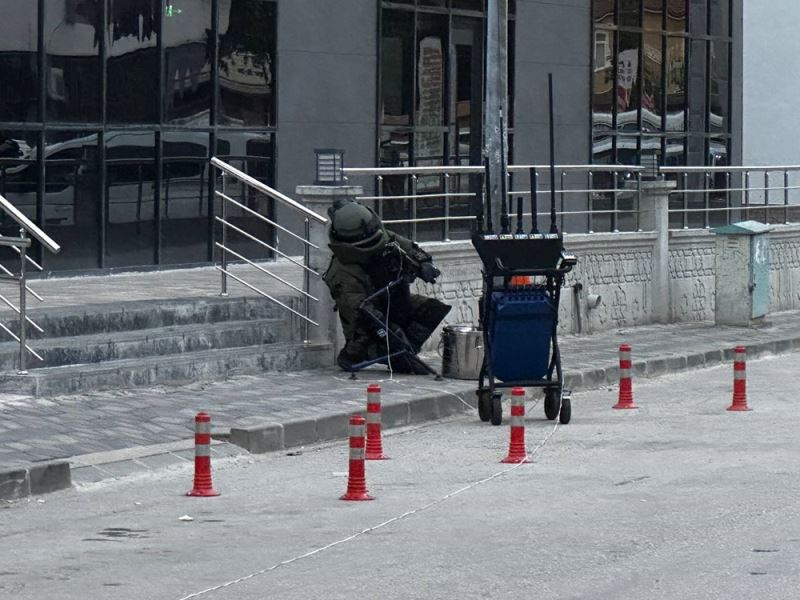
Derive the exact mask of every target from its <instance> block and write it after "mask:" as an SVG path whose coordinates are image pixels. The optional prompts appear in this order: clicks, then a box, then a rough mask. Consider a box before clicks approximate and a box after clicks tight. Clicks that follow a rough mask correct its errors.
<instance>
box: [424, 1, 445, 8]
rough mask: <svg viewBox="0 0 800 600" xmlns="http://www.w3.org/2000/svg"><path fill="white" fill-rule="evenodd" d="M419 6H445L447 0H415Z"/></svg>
mask: <svg viewBox="0 0 800 600" xmlns="http://www.w3.org/2000/svg"><path fill="white" fill-rule="evenodd" d="M417 5H419V6H437V7H440V8H444V7H446V6H447V0H417Z"/></svg>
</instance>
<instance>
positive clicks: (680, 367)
mask: <svg viewBox="0 0 800 600" xmlns="http://www.w3.org/2000/svg"><path fill="white" fill-rule="evenodd" d="M793 351H800V337H792V338H784V339H778V340H769V341H764V342H757V343H752V344H749V345H747V357H748V359H754V358H759V357H763V356H767V355H777V354H782V353H785V352H793ZM733 356H734V352H733V347H730V348H727V347H726V348H723V349H716V350H708V349H706V350H698V351H695V352H689V353H686V354H679V355H669V356H660V357H652V358H648V359H642V360H634V362H633V372H634V378H637V377H638V378H650V377H658V376H661V375H666V374H669V373H678V372H681V371H686V370H690V369H698V368H707V367H714V366H718V365H721V364H725V363H730V362H732V361H733ZM634 358H635V348H634ZM618 380H619V366H618V365H617V364H608V365H606V366H601V367H598V368H592V369H584V370H576V371H572V372H569V373H567V375H566V382H565V387H567V388H568V389H571V390H582V391H586V390H592V389H598V388H600V387H602V386H606V385H616V384H617V383H618ZM476 403H477V398H476V396H475V394H474V393H473V391H472V390H467V391H460V392H452V393H446V394H437V395H433V396H417V397H414V398H412V399H409V400H400V401H385V402H384V405H383V407H382V424H383V427H384V428H385V429H392V428H395V427H403V426H407V425H417V424H420V423H425V422H429V421H435V420H438V419H443V418H446V417H450V416H453V415H456V414H463V413H466V412H468V411H469V410H470V408H468V406H467V405H469V406H470V407H473V408H474V407H475V406H476ZM365 407H366V405H365ZM362 413H363V411H362V410H352V409H349V408H348V409H344V410H343V411H342V412H341V413H337V414H328V415H324V416H320V417H312V418H309V419H297V420H292V421H286V422H283V423H277V422H274V421H268V420H263V421H259V420H249V421H248V422H246V423H243V424H241V425H239V426H234V427H231V429H230V432H228V431H227V429H217V430H215V432H214V435H213V437H214V438H215V441H214V442H213V446H212V452H213V454H214V456H220V457H225V456H235V455H236V454H237V452H239V451H238V450H237V449H236V448H237V447H239V448H242V449H244V450H246V451H247V452H250V453H252V454H263V453H265V452H274V451H278V450H285V449H288V448H296V447H298V446H304V445H311V444H315V443H320V442H329V441H334V440H340V439H344V438H346V437H347V425H348V420H349V417H350V415H353V414H362ZM221 440H224V441H221ZM225 442H229V443H225ZM193 452H194V447H193V442H192V441H191V440H185V441H179V442H171V443H167V444H158V445H154V446H145V447H138V448H129V449H125V450H117V451H111V452H100V453H97V454H87V455H83V456H76V457H73V458H71V459H69V460H68V461H55V462H49V463H41V464H36V465H31V466H27V467H26V466H21V467H14V468H9V469H6V470H2V469H0V500H6V501H8V500H19V499H23V498H27V497H29V496H31V495H36V494H43V493H47V492H53V491H57V490H61V489H65V488H68V487H70V486H71V485H72V483H73V480H74V482H75V483H76V484H77V485H82V484H86V483H92V482H96V481H102V480H104V479H108V478H115V477H124V476H127V475H130V474H133V473H136V472H142V471H148V470H152V469H158V468H161V467H164V466H169V465H172V464H179V463H182V462H184V463H185V462H189V461H191V459H192V456H193ZM70 463H72V464H70Z"/></svg>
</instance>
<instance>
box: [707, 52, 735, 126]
mask: <svg viewBox="0 0 800 600" xmlns="http://www.w3.org/2000/svg"><path fill="white" fill-rule="evenodd" d="M729 57H730V44H729V43H728V42H711V73H710V81H709V88H710V89H709V91H710V97H709V100H710V105H709V111H710V115H709V119H708V126H709V131H710V132H711V133H728V132H729V131H730V123H729V122H728V104H729V97H730V85H729V81H728V63H729V60H730V58H729Z"/></svg>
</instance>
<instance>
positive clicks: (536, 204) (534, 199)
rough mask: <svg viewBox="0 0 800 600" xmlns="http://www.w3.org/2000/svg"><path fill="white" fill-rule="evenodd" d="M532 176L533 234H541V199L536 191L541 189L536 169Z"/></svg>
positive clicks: (531, 172) (532, 171) (532, 170)
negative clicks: (539, 213)
mask: <svg viewBox="0 0 800 600" xmlns="http://www.w3.org/2000/svg"><path fill="white" fill-rule="evenodd" d="M530 174H531V233H539V215H537V214H536V213H538V212H539V202H538V200H539V198H538V194H537V193H536V190H537V189H538V188H539V174H538V173H537V172H536V169H531V170H530Z"/></svg>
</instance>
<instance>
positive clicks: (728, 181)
mask: <svg viewBox="0 0 800 600" xmlns="http://www.w3.org/2000/svg"><path fill="white" fill-rule="evenodd" d="M725 190H726V191H725V208H726V210H725V214H726V215H727V219H726V223H727V224H728V225H730V224H731V208H732V207H731V172H730V171H727V172H726V173H725Z"/></svg>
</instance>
